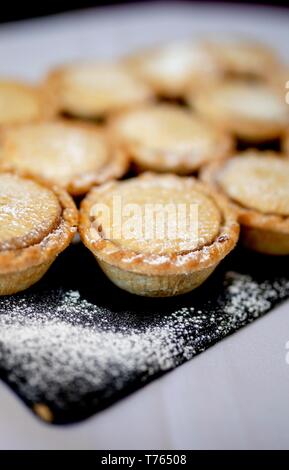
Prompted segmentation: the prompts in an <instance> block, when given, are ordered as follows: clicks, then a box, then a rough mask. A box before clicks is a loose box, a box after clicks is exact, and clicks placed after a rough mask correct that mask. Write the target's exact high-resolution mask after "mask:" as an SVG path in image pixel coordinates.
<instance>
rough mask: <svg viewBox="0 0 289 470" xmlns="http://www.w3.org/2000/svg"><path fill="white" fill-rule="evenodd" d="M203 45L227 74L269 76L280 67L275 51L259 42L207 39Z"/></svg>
mask: <svg viewBox="0 0 289 470" xmlns="http://www.w3.org/2000/svg"><path fill="white" fill-rule="evenodd" d="M203 46H204V48H205V49H206V50H207V51H208V53H209V54H211V55H212V58H213V59H214V60H215V61H216V62H217V64H218V65H219V67H220V68H221V69H222V70H223V71H224V72H225V73H227V74H232V75H235V76H244V77H259V78H267V77H269V76H270V75H272V70H276V69H278V68H279V67H280V61H279V58H278V57H277V55H276V53H275V51H273V50H272V49H271V48H270V47H268V46H265V45H264V44H260V43H257V42H253V41H247V40H243V39H237V38H231V39H230V38H228V39H223V40H222V39H221V40H216V41H214V40H207V41H204V43H203Z"/></svg>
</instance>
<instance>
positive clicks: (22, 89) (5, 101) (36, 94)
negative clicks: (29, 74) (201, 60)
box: [0, 79, 56, 126]
mask: <svg viewBox="0 0 289 470" xmlns="http://www.w3.org/2000/svg"><path fill="white" fill-rule="evenodd" d="M55 111H56V110H55V105H54V100H53V98H52V96H51V95H50V93H49V92H48V90H46V89H45V87H41V86H33V85H30V84H28V83H24V82H18V81H15V80H3V79H2V80H0V126H6V125H13V124H20V123H25V122H32V121H38V120H42V119H49V118H51V117H52V116H53V115H55Z"/></svg>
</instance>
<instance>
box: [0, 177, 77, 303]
mask: <svg viewBox="0 0 289 470" xmlns="http://www.w3.org/2000/svg"><path fill="white" fill-rule="evenodd" d="M3 174H10V175H13V176H15V178H17V179H19V181H20V183H19V184H21V181H23V180H24V181H26V180H27V179H28V180H29V181H33V182H34V183H35V184H36V185H39V186H40V187H41V188H47V189H48V190H49V191H51V193H52V194H53V195H54V196H55V197H56V198H57V201H58V203H59V206H60V208H61V214H60V217H59V220H58V223H57V224H55V226H53V227H51V230H50V231H49V232H48V233H46V232H43V238H42V239H41V240H38V241H37V242H36V243H32V244H30V245H29V244H27V243H26V246H24V247H23V248H15V249H4V250H0V295H8V294H14V293H16V292H19V291H21V290H24V289H27V288H28V287H30V286H31V285H32V284H34V283H35V282H37V281H38V280H39V279H40V278H41V277H42V276H43V275H44V274H45V272H46V271H47V269H48V268H49V267H50V265H51V264H52V263H53V261H54V260H55V258H56V257H57V255H58V254H59V253H61V252H62V251H63V250H64V249H65V248H66V247H67V246H68V245H69V244H70V242H71V240H72V238H73V236H74V234H75V232H76V230H77V225H78V213H77V209H76V207H75V204H74V202H73V200H72V199H71V197H70V196H69V195H68V194H67V193H66V191H65V190H64V189H61V188H58V187H56V186H51V185H48V183H46V182H43V181H41V180H39V179H33V180H31V178H30V177H29V178H28V177H27V176H26V175H24V174H21V175H20V174H19V173H17V174H16V173H12V172H9V173H8V172H5V173H0V178H1V175H3ZM4 204H5V200H4ZM26 242H27V241H26Z"/></svg>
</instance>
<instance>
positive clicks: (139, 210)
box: [80, 173, 238, 274]
mask: <svg viewBox="0 0 289 470" xmlns="http://www.w3.org/2000/svg"><path fill="white" fill-rule="evenodd" d="M116 205H117V210H116ZM116 213H117V214H118V216H117V217H115V215H116ZM80 232H81V236H82V240H83V241H84V243H85V244H86V245H87V246H88V247H89V248H90V249H91V250H92V251H93V252H94V253H95V254H96V255H97V256H98V257H99V258H100V259H102V260H104V261H107V262H109V263H111V264H114V265H117V266H120V267H122V268H124V269H128V270H131V271H135V272H143V273H144V272H149V273H150V274H159V273H162V272H166V273H167V274H169V273H177V272H187V270H189V269H202V268H205V267H209V266H212V265H213V264H216V262H218V261H219V260H221V259H222V258H223V257H224V256H225V255H226V254H227V253H228V251H230V250H231V249H232V248H233V246H234V245H235V243H236V241H237V238H238V224H237V223H236V218H235V214H234V212H233V211H231V210H230V209H229V207H228V206H227V205H226V204H225V203H224V200H223V199H222V198H221V197H219V196H217V195H215V194H214V193H213V192H212V191H211V190H210V189H209V188H207V187H206V186H204V185H203V184H201V183H200V182H198V181H197V180H196V179H195V178H181V177H178V176H175V175H155V174H150V173H145V174H143V175H141V176H139V177H136V178H132V179H130V180H126V181H123V182H115V183H108V184H106V185H103V186H101V187H99V188H95V189H93V190H92V191H91V192H90V193H89V195H88V196H87V197H86V199H85V200H84V201H83V203H82V208H81V223H80Z"/></svg>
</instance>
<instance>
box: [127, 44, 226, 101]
mask: <svg viewBox="0 0 289 470" xmlns="http://www.w3.org/2000/svg"><path fill="white" fill-rule="evenodd" d="M126 63H127V64H128V66H129V67H130V68H131V69H132V70H133V72H135V73H136V74H138V75H139V76H140V77H141V78H142V79H144V80H145V81H146V83H148V84H149V85H150V86H152V87H153V89H154V90H155V91H156V92H157V93H158V94H160V95H163V96H169V97H181V96H183V94H184V92H185V91H186V89H187V87H188V86H192V85H194V84H196V86H199V84H200V82H201V81H204V80H208V81H209V80H211V79H213V78H215V77H216V76H219V69H218V67H217V64H216V63H215V61H214V60H213V58H212V56H211V54H210V53H209V52H207V51H206V49H205V48H204V47H202V46H200V44H197V43H194V42H193V41H183V42H175V43H169V44H166V45H160V46H159V47H155V48H151V49H148V50H145V51H143V52H142V51H141V52H138V53H136V54H135V55H134V56H131V57H129V58H128V59H127V61H126Z"/></svg>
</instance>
